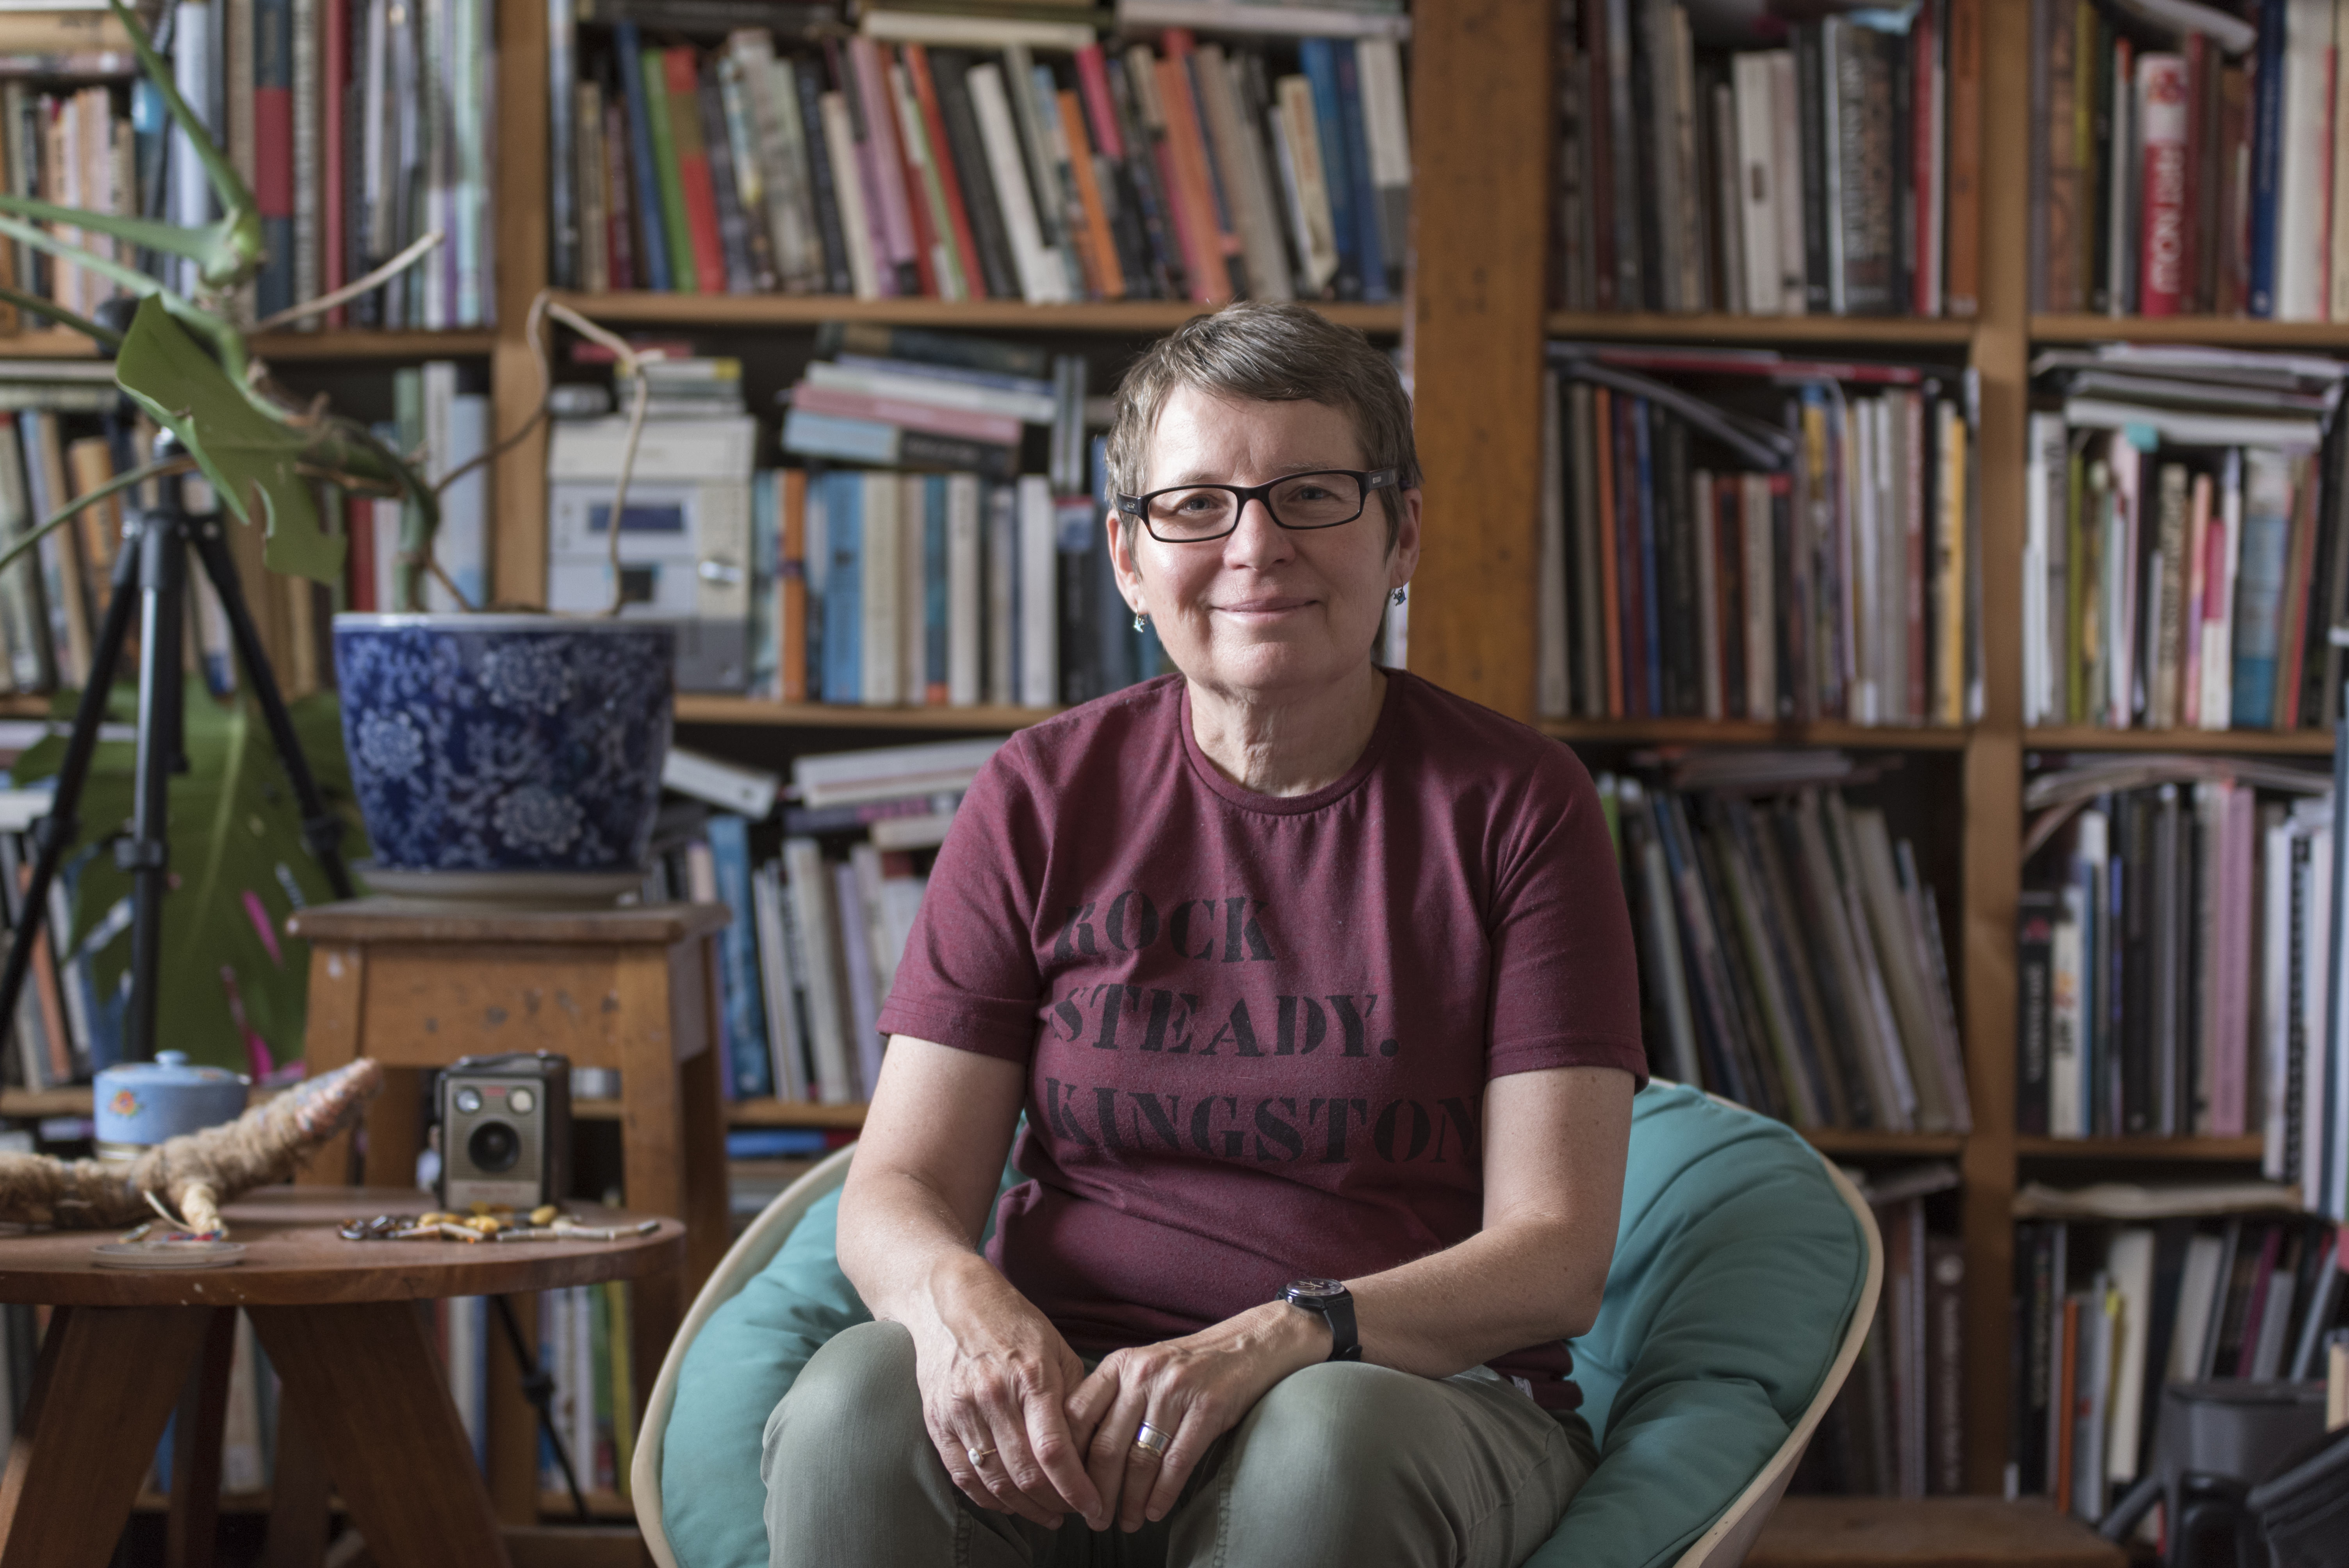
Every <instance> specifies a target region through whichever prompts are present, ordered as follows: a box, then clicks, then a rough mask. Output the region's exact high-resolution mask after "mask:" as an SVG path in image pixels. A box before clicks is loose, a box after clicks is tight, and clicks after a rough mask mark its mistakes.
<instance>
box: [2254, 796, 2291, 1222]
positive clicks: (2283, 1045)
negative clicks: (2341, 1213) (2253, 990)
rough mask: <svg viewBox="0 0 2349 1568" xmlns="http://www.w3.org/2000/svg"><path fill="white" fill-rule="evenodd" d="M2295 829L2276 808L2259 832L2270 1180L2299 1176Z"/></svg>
mask: <svg viewBox="0 0 2349 1568" xmlns="http://www.w3.org/2000/svg"><path fill="white" fill-rule="evenodd" d="M2293 837H2294V830H2293V828H2292V822H2291V820H2289V819H2288V818H2286V817H2285V816H2284V815H2283V813H2282V810H2281V809H2279V810H2276V811H2275V814H2274V816H2273V817H2272V818H2271V820H2270V821H2269V823H2268V826H2267V827H2266V828H2265V829H2264V830H2262V831H2261V835H2260V856H2261V866H2260V888H2261V898H2260V904H2261V909H2260V932H2261V942H2260V1011H2259V1018H2260V1040H2259V1045H2260V1052H2259V1057H2258V1068H2259V1072H2260V1078H2261V1084H2262V1086H2263V1088H2264V1089H2265V1093H2264V1094H2262V1095H2261V1104H2262V1106H2263V1107H2264V1108H2265V1109H2266V1113H2267V1114H2266V1116H2265V1117H2264V1118H2263V1119H2262V1124H2261V1135H2262V1137H2261V1151H2260V1173H2261V1175H2263V1176H2265V1177H2266V1178H2267V1179H2268V1180H2269V1181H2292V1180H2295V1179H2296V1178H2297V1177H2298V1176H2299V1172H2298V1171H2288V1170H2286V1169H2285V1167H2284V1156H2285V1152H2286V1136H2287V1133H2288V1131H2289V1129H2288V1128H2287V1126H2286V1118H2285V1114H2284V1111H2285V1095H2284V1086H2285V1084H2286V1082H2287V1075H2288V1074H2289V1072H2290V1071H2291V1065H2292V1064H2291V1057H2290V1042H2291V1039H2292V944H2291V942H2290V940H2289V934H2290V932H2291V930H2292V839H2293Z"/></svg>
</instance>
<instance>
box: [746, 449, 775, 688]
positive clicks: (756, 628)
mask: <svg viewBox="0 0 2349 1568" xmlns="http://www.w3.org/2000/svg"><path fill="white" fill-rule="evenodd" d="M781 480H782V475H781V474H780V473H778V472H777V471H776V470H775V469H759V470H758V471H757V472H756V473H753V474H752V475H751V476H750V690H751V692H752V693H754V694H769V695H781V679H782V673H781V672H782V625H781V611H782V604H781V594H780V593H778V591H777V583H778V582H779V581H780V579H781V575H782V567H783V504H782V493H783V487H782V483H781Z"/></svg>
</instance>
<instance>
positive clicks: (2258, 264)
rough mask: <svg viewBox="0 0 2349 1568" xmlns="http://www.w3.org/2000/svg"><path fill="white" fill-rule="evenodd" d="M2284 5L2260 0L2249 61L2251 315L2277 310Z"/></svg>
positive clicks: (2274, 0)
mask: <svg viewBox="0 0 2349 1568" xmlns="http://www.w3.org/2000/svg"><path fill="white" fill-rule="evenodd" d="M2287 5H2288V0H2261V3H2260V8H2259V41H2258V43H2257V45H2256V46H2255V55H2254V59H2253V65H2252V78H2251V79H2252V89H2251V90H2252V99H2251V192H2250V197H2251V212H2250V225H2251V272H2250V276H2249V277H2248V278H2247V279H2246V280H2245V288H2246V291H2247V297H2246V298H2245V300H2244V306H2245V308H2246V309H2247V310H2248V311H2249V312H2250V313H2251V315H2254V316H2274V315H2278V314H2279V312H2278V311H2277V308H2276V304H2277V302H2276V285H2277V281H2278V272H2277V265H2278V262H2277V251H2276V242H2277V232H2276V225H2277V221H2278V216H2279V211H2280V198H2281V196H2282V188H2281V184H2280V181H2281V179H2282V171H2283V145H2284V117H2283V108H2284V106H2283V98H2284V71H2285V42H2286V37H2287V34H2288V29H2287V28H2286V26H2285V15H2286V11H2287Z"/></svg>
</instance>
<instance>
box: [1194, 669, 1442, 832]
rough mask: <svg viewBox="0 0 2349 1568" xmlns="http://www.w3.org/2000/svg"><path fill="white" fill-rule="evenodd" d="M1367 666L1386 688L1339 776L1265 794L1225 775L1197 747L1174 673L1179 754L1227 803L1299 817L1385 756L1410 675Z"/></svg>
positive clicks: (1357, 783) (1349, 786) (1357, 784)
mask: <svg viewBox="0 0 2349 1568" xmlns="http://www.w3.org/2000/svg"><path fill="white" fill-rule="evenodd" d="M1373 667H1374V668H1376V669H1377V670H1378V672H1379V673H1380V674H1381V675H1383V676H1386V677H1387V690H1386V696H1385V697H1384V698H1383V699H1381V702H1380V704H1379V717H1378V722H1377V723H1376V724H1374V725H1372V726H1371V738H1370V739H1369V740H1368V741H1366V742H1365V743H1364V744H1363V746H1362V754H1361V756H1360V757H1358V758H1355V759H1354V765H1353V766H1352V767H1351V768H1350V769H1347V770H1346V772H1345V775H1344V776H1343V777H1342V778H1340V779H1337V780H1336V781H1335V782H1333V783H1329V784H1324V785H1323V786H1321V788H1320V789H1315V790H1312V791H1310V792H1309V793H1307V794H1303V795H1268V794H1265V793H1264V792H1262V791H1261V790H1257V789H1248V788H1247V787H1246V786H1244V785H1240V784H1235V783H1234V782H1232V780H1230V779H1226V778H1225V777H1224V775H1223V773H1222V772H1221V770H1219V769H1217V768H1216V765H1215V764H1214V763H1213V762H1211V761H1209V760H1208V759H1207V754H1206V752H1205V751H1202V750H1201V749H1199V738H1198V736H1197V735H1195V734H1194V733H1193V732H1192V728H1191V683H1190V681H1189V680H1187V679H1184V678H1183V677H1180V676H1178V677H1176V678H1177V679H1178V680H1181V681H1182V687H1183V700H1182V705H1181V707H1180V709H1179V710H1178V712H1177V714H1176V721H1177V727H1178V728H1180V729H1181V730H1182V732H1183V755H1184V757H1185V758H1186V759H1187V760H1188V761H1189V762H1190V764H1191V772H1192V774H1193V775H1194V776H1195V778H1197V779H1198V780H1199V781H1200V782H1201V783H1203V784H1205V785H1206V787H1207V788H1208V789H1212V790H1214V791H1215V792H1216V794H1217V795H1218V796H1220V797H1222V798H1223V799H1225V800H1226V801H1228V802H1229V803H1230V804H1232V805H1234V806H1237V807H1238V808H1239V809H1240V810H1244V811H1254V812H1256V813H1257V814H1258V815H1261V816H1267V817H1301V816H1304V815H1305V814H1307V813H1308V812H1311V811H1319V810H1321V809H1322V808H1323V807H1325V806H1328V805H1330V804H1331V803H1332V802H1334V801H1337V800H1341V799H1344V798H1345V797H1346V796H1348V795H1350V794H1352V793H1353V792H1354V791H1355V790H1356V789H1361V785H1362V780H1364V779H1368V778H1369V777H1370V776H1371V770H1372V769H1375V768H1377V767H1378V765H1379V761H1380V759H1381V758H1382V757H1383V756H1384V755H1385V753H1386V749H1387V746H1388V743H1389V741H1390V739H1391V738H1392V736H1393V733H1394V727H1395V724H1396V718H1395V715H1396V712H1397V711H1398V710H1399V709H1400V707H1401V706H1402V683H1403V682H1405V681H1407V680H1409V679H1410V678H1411V676H1409V674H1407V673H1406V672H1404V671H1402V670H1397V669H1389V668H1388V667H1387V666H1386V665H1375V666H1373Z"/></svg>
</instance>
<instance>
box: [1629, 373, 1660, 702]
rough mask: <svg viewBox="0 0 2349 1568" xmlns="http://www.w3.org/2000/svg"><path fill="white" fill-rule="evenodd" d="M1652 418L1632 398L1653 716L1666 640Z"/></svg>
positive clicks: (1644, 654)
mask: <svg viewBox="0 0 2349 1568" xmlns="http://www.w3.org/2000/svg"><path fill="white" fill-rule="evenodd" d="M1650 418H1652V415H1651V412H1650V410H1649V407H1648V400H1647V399H1646V398H1645V397H1640V398H1635V399H1633V401H1632V405H1631V438H1632V439H1633V441H1634V442H1636V443H1637V454H1638V455H1637V457H1636V459H1634V460H1635V462H1636V463H1637V465H1638V469H1639V475H1640V483H1639V497H1640V632H1641V634H1642V640H1643V641H1644V642H1645V643H1646V646H1645V647H1644V648H1643V649H1642V650H1641V651H1640V658H1641V662H1642V663H1643V664H1645V665H1646V666H1647V670H1648V692H1647V696H1648V703H1647V711H1646V713H1645V714H1644V715H1643V716H1642V717H1648V718H1654V717H1659V716H1661V714H1662V713H1663V711H1664V644H1663V637H1662V635H1661V627H1659V626H1658V625H1657V624H1656V465H1655V457H1654V449H1653V448H1652V446H1651V442H1650V440H1649V435H1648V422H1649V420H1650Z"/></svg>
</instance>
